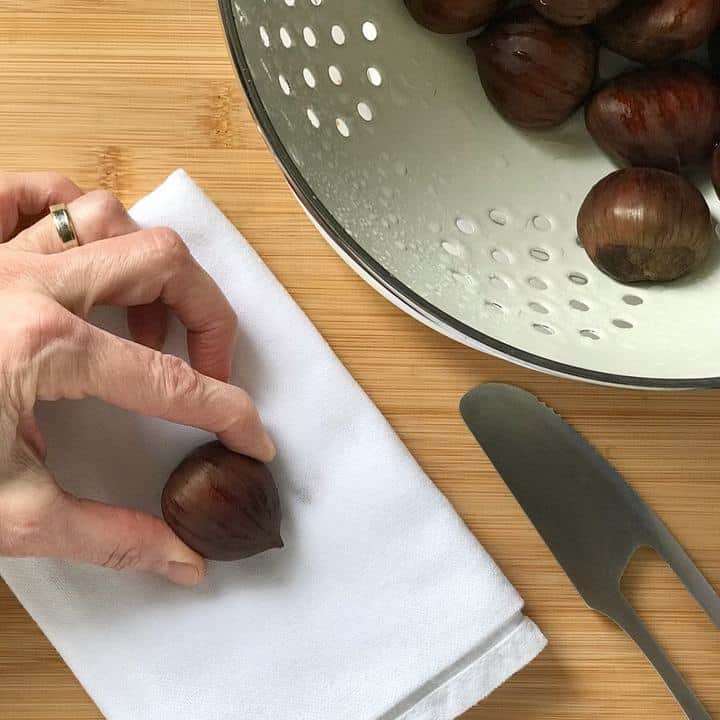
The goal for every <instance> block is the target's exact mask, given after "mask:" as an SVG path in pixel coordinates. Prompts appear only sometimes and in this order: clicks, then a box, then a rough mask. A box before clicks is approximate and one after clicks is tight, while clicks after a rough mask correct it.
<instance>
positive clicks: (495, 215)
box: [488, 209, 508, 225]
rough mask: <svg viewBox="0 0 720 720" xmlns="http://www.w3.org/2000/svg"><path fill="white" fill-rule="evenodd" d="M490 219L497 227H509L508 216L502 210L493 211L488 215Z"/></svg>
mask: <svg viewBox="0 0 720 720" xmlns="http://www.w3.org/2000/svg"><path fill="white" fill-rule="evenodd" d="M488 217H489V218H490V220H492V222H494V223H495V224H496V225H507V222H508V218H507V215H506V214H505V213H504V212H503V211H502V210H496V209H493V210H491V211H490V212H489V213H488Z"/></svg>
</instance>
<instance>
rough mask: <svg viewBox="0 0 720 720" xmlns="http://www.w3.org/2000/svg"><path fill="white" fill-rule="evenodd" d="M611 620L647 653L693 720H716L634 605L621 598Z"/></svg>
mask: <svg viewBox="0 0 720 720" xmlns="http://www.w3.org/2000/svg"><path fill="white" fill-rule="evenodd" d="M613 605H614V607H613V608H612V611H611V612H608V613H607V614H608V616H609V617H610V618H612V620H614V621H615V622H616V623H617V624H618V625H619V626H620V627H621V628H622V629H623V630H624V631H625V632H626V633H627V634H628V635H629V636H630V637H631V638H632V639H633V640H634V641H635V643H636V644H637V646H638V647H639V648H640V649H641V650H642V651H643V653H644V654H645V657H647V659H648V660H649V661H650V662H651V663H652V664H653V666H654V667H655V669H656V670H657V671H658V673H659V674H660V677H661V678H662V679H663V680H664V682H665V684H666V685H667V687H668V689H669V690H670V692H671V693H672V694H673V695H674V696H675V699H676V700H677V701H678V703H679V705H680V707H681V708H682V709H683V710H684V711H685V714H686V715H687V716H688V718H689V720H712V718H711V717H710V714H709V713H708V711H707V710H706V709H705V707H704V706H703V704H702V703H701V702H700V700H699V699H698V697H697V695H695V693H694V692H693V691H692V690H691V689H690V687H689V686H688V684H687V683H686V682H685V679H684V678H683V676H682V675H681V674H680V672H679V671H678V669H677V668H676V667H675V665H673V663H672V662H671V661H670V658H669V657H668V656H667V655H666V654H665V652H664V650H663V649H662V648H661V647H660V645H659V644H658V642H657V640H655V638H654V637H653V635H652V633H651V632H650V630H648V628H647V626H646V625H645V623H643V621H642V620H641V619H640V617H639V616H638V614H637V613H636V612H635V610H634V609H633V607H632V605H630V603H629V602H628V601H627V600H626V598H625V597H624V596H623V595H622V594H618V598H617V600H616V602H615V603H613Z"/></svg>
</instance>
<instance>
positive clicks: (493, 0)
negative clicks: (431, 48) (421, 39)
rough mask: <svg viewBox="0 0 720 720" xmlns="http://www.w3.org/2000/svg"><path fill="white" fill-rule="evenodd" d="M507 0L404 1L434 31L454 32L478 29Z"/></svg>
mask: <svg viewBox="0 0 720 720" xmlns="http://www.w3.org/2000/svg"><path fill="white" fill-rule="evenodd" d="M507 2H508V0H405V5H407V8H408V10H410V13H411V15H412V16H413V17H414V18H415V20H417V22H419V23H420V24H421V25H422V26H423V27H426V28H427V29H428V30H432V31H433V32H436V33H443V34H454V33H464V32H470V31H472V30H477V29H479V28H481V27H482V26H483V25H485V23H487V22H488V21H489V20H490V19H491V18H492V17H493V16H494V15H496V14H497V13H498V12H499V11H500V10H501V9H502V8H503V7H504V6H505V5H507Z"/></svg>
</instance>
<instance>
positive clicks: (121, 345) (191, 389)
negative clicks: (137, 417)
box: [37, 313, 275, 462]
mask: <svg viewBox="0 0 720 720" xmlns="http://www.w3.org/2000/svg"><path fill="white" fill-rule="evenodd" d="M68 316H69V317H70V318H72V316H70V315H69V313H68ZM73 320H74V323H75V325H74V326H73V327H69V328H68V329H64V330H63V331H62V332H63V338H62V339H59V340H58V341H57V342H54V343H53V344H52V350H51V351H49V352H46V353H45V354H44V355H43V357H42V365H41V367H40V369H39V374H38V380H37V397H38V399H40V400H53V399H57V398H60V397H65V398H82V397H86V396H88V395H89V396H92V397H96V398H99V399H100V400H104V401H105V402H108V403H111V404H112V405H116V406H117V407H120V408H123V409H125V410H128V411H130V412H135V413H139V414H141V415H149V416H155V417H160V418H164V419H165V420H170V421H171V422H175V423H179V424H182V425H190V426H193V427H196V428H200V429H202V430H206V431H208V432H211V433H215V434H216V435H217V436H218V438H219V439H220V440H221V441H222V442H223V443H224V444H225V445H226V446H227V447H228V448H230V449H231V450H234V451H236V452H239V453H242V454H244V455H249V456H251V457H254V458H257V459H258V460H260V461H262V462H269V461H270V460H272V459H273V457H274V456H275V447H274V445H273V443H272V440H271V439H270V437H269V435H268V434H267V432H266V431H265V429H264V427H263V425H262V423H261V421H260V417H259V415H258V412H257V409H256V407H255V404H254V403H253V401H252V399H251V398H250V396H249V395H248V394H247V393H246V392H245V391H244V390H242V389H241V388H238V387H236V386H234V385H228V384H226V383H223V382H220V381H219V380H215V379H214V378H211V377H208V376H206V375H202V374H201V373H199V372H197V371H196V370H195V369H193V368H192V367H191V366H190V365H189V364H188V363H186V362H184V361H183V360H181V359H180V358H178V357H175V356H174V355H164V354H162V353H160V352H157V351H155V350H150V349H149V348H147V347H144V346H142V345H138V344H136V343H133V342H130V341H128V340H123V339H121V338H119V337H117V336H116V335H112V334H111V333H107V332H105V331H103V330H99V329H98V328H95V327H93V326H91V325H87V324H85V323H83V322H81V321H80V320H78V319H77V318H73ZM71 322H72V321H71ZM46 334H47V333H46Z"/></svg>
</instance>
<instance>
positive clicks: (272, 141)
mask: <svg viewBox="0 0 720 720" xmlns="http://www.w3.org/2000/svg"><path fill="white" fill-rule="evenodd" d="M234 1H236V0H218V7H219V11H220V17H221V20H222V24H223V27H224V31H225V39H226V44H227V46H228V50H229V53H230V56H231V58H232V61H233V65H234V67H235V71H236V74H237V76H238V78H239V80H240V83H241V85H242V88H243V91H244V92H245V97H246V99H247V101H248V105H249V107H250V110H251V112H252V114H253V117H254V119H255V122H256V124H257V127H258V130H259V131H260V133H261V135H262V137H263V139H264V140H265V143H266V144H267V146H268V148H269V150H270V151H271V153H272V154H273V156H274V158H275V160H276V162H277V163H278V165H279V166H280V168H281V170H282V171H283V173H284V175H285V178H286V180H287V181H288V183H289V184H290V187H291V188H292V190H293V192H294V194H295V196H296V197H297V199H298V201H299V202H300V203H301V204H302V206H303V208H304V209H305V211H306V212H307V213H308V214H309V215H310V217H311V218H312V220H313V221H314V222H315V223H316V224H317V225H318V227H319V228H320V230H321V231H322V234H323V235H324V236H325V238H326V239H327V240H328V241H329V242H331V243H332V245H333V247H334V249H335V250H336V251H337V252H338V253H339V254H340V256H341V257H342V258H343V259H344V260H345V261H346V262H347V263H348V264H349V265H350V266H351V267H353V269H355V270H356V271H358V270H359V271H360V272H361V273H366V274H367V275H368V276H369V277H370V278H371V279H372V280H373V281H374V282H373V285H376V286H377V287H376V289H378V290H379V291H380V292H381V293H382V294H383V295H385V296H386V297H387V298H388V299H390V300H391V301H393V302H395V303H396V304H398V305H400V306H401V307H402V309H404V310H405V311H406V312H409V314H411V315H414V316H415V317H418V318H419V319H420V320H422V321H423V322H425V324H427V325H429V326H430V327H431V328H432V329H434V330H436V331H438V332H440V333H441V334H443V335H445V336H447V337H449V338H451V339H453V340H456V341H457V342H460V343H462V344H464V345H466V346H468V347H471V348H473V349H475V350H479V351H481V352H483V351H484V352H490V353H492V354H494V355H496V356H498V357H501V358H503V359H506V360H508V361H510V362H513V363H516V364H520V365H523V366H526V367H530V368H531V369H534V370H538V371H540V372H545V373H550V374H553V375H560V376H563V377H567V378H570V379H576V380H582V381H585V382H590V383H596V384H601V385H612V386H618V387H629V388H636V389H656V390H663V389H664V390H683V389H711V388H718V387H720V377H707V378H654V377H644V376H636V375H623V374H617V373H608V372H603V371H598V370H591V369H589V368H582V367H578V366H575V365H570V364H567V363H561V362H558V361H557V360H552V359H550V358H546V357H543V356H542V355H537V354H535V353H531V352H528V351H526V350H522V349H520V348H518V347H515V346H514V345H510V344H508V343H505V342H503V341H502V340H498V339H497V338H494V337H492V336H491V335H487V334H486V333H483V332H481V331H479V330H477V329H475V328H473V327H471V326H469V325H466V324H465V323H463V322H462V321H461V320H458V319H457V318H455V317H453V316H452V315H449V314H448V313H446V312H445V311H443V310H441V309H440V308H438V307H437V306H435V305H433V303H431V302H429V301H428V300H426V299H425V298H422V297H421V296H420V295H418V294H417V293H416V292H415V291H414V290H412V289H411V288H409V287H408V286H407V285H405V284H404V283H403V282H402V281H400V280H399V279H398V278H396V277H395V276H394V275H393V274H392V273H390V272H389V271H388V270H387V269H386V268H385V267H383V265H382V264H381V263H379V262H378V261H377V260H375V258H373V257H372V256H371V255H370V254H369V253H368V252H367V251H366V250H365V249H364V248H362V247H361V246H360V245H359V243H358V242H357V241H356V240H355V239H354V238H353V237H352V236H351V235H350V234H349V233H348V232H347V231H346V230H345V228H344V227H343V226H342V225H341V224H340V223H339V222H338V221H337V219H336V218H335V216H334V215H333V214H332V213H331V212H330V210H329V209H328V208H327V207H326V206H325V205H324V204H323V203H322V201H321V200H320V199H319V198H318V197H317V195H315V193H314V192H313V191H312V188H311V187H310V185H309V184H308V183H307V181H306V180H305V178H304V176H303V174H302V171H301V170H300V168H298V166H297V165H296V164H295V162H294V160H293V159H292V157H291V156H290V153H289V152H288V151H287V149H286V148H285V145H284V144H283V142H282V140H281V139H280V137H279V135H278V134H277V132H276V131H275V128H274V126H273V123H272V120H271V119H270V115H269V113H268V112H267V110H266V109H265V105H264V103H263V101H262V99H261V97H260V93H259V92H258V89H257V86H256V85H255V81H254V79H253V77H252V72H251V70H250V66H249V64H248V62H247V58H246V56H245V51H244V50H243V47H242V43H241V41H240V36H239V34H238V30H237V26H236V23H235V15H234V13H233V7H232V6H233V2H234Z"/></svg>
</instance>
